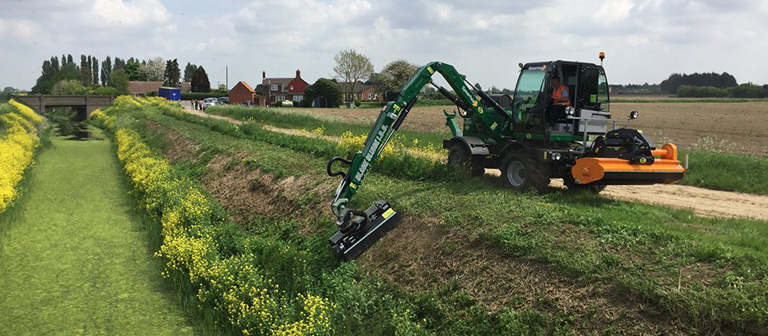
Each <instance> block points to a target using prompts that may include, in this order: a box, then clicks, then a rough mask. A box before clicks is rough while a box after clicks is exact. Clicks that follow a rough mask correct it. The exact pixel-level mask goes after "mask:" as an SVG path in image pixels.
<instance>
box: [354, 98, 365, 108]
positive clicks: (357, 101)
mask: <svg viewBox="0 0 768 336" xmlns="http://www.w3.org/2000/svg"><path fill="white" fill-rule="evenodd" d="M362 103H363V101H362V100H360V98H355V107H360V104H362Z"/></svg>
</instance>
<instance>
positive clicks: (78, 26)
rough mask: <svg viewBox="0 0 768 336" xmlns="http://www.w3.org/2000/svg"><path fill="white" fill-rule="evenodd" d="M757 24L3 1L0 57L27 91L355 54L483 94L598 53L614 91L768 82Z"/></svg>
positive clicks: (279, 68) (449, 8)
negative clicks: (117, 71) (75, 67)
mask: <svg viewBox="0 0 768 336" xmlns="http://www.w3.org/2000/svg"><path fill="white" fill-rule="evenodd" d="M765 17H768V1H764V0H733V1H727V2H726V1H720V0H679V1H664V0H612V1H611V0H598V1H593V0H570V1H560V0H542V1H538V2H524V1H510V0H486V1H484V2H483V3H482V4H477V3H473V2H468V1H463V0H442V1H437V0H389V1H387V0H295V1H266V0H248V1H245V0H222V1H218V2H204V3H203V2H190V1H186V0H122V1H121V0H48V1H43V0H23V1H22V0H4V1H3V10H2V12H0V43H3V45H4V48H3V49H2V50H0V53H2V54H3V57H4V60H5V61H4V62H5V63H7V62H12V63H14V64H17V66H15V67H3V68H2V69H0V79H9V80H12V81H14V83H10V84H12V85H15V86H23V87H31V86H32V84H33V83H34V80H35V77H36V76H37V74H38V73H39V65H40V63H41V62H42V60H44V59H47V58H48V57H50V56H51V55H59V54H61V53H72V54H73V55H79V54H81V53H83V54H91V55H97V56H98V57H99V58H100V59H103V57H104V56H106V55H111V56H119V57H131V56H134V57H140V58H145V59H146V58H152V57H155V56H160V57H163V58H164V59H173V58H179V61H180V62H181V63H183V64H186V62H192V63H197V64H202V65H204V66H205V68H206V70H207V71H208V72H209V75H210V76H211V82H212V83H216V82H217V81H223V79H224V71H223V69H224V67H225V66H229V69H230V79H233V80H241V79H244V80H249V81H258V79H259V78H260V75H261V71H262V70H266V71H267V73H268V74H270V75H274V76H291V75H292V74H293V72H294V71H295V70H296V68H301V70H302V75H303V76H304V77H305V78H306V79H307V80H308V81H310V82H312V81H314V80H315V79H316V78H317V77H320V76H328V75H330V73H331V72H332V70H331V69H332V67H333V55H334V54H335V53H336V52H338V51H339V50H341V49H348V48H355V49H357V50H358V51H361V52H363V53H364V54H366V55H368V56H369V57H370V58H371V60H372V61H373V62H374V65H375V66H376V69H377V70H379V69H381V68H382V67H383V66H384V65H385V64H386V63H388V62H390V61H393V60H396V59H406V60H409V61H411V62H415V63H423V62H428V61H432V60H441V61H445V62H449V63H453V64H455V65H456V67H457V68H458V69H459V70H460V71H461V72H462V73H464V74H466V75H467V76H468V78H470V79H471V80H472V81H473V82H480V83H483V84H484V86H491V85H496V86H499V87H505V86H506V87H511V86H514V79H515V76H516V71H517V70H516V64H517V63H518V62H528V61H538V60H546V59H573V60H582V61H597V60H596V55H597V52H599V51H605V52H607V53H608V59H606V67H607V68H608V71H609V74H610V78H611V79H612V81H613V82H616V83H628V82H640V83H642V82H658V81H660V80H662V79H664V78H665V77H666V76H667V75H668V74H669V73H671V72H694V71H728V72H731V73H733V74H734V75H735V76H736V78H737V79H738V80H739V81H743V82H746V81H754V82H760V83H762V82H766V81H768V80H766V79H765V78H768V68H766V67H762V66H760V65H761V64H762V63H763V62H764V61H763V60H762V58H764V56H763V55H765V54H766V52H768V39H764V38H761V37H762V35H764V34H763V32H764V31H765V30H766V29H767V28H768V23H766V21H765V19H764V18H765ZM73 18H74V19H73ZM19 38H21V40H25V43H36V46H35V47H34V48H30V47H29V46H28V45H26V46H24V45H21V44H19V43H18V41H19V40H20V39H19ZM3 84H4V83H0V86H2V85H3Z"/></svg>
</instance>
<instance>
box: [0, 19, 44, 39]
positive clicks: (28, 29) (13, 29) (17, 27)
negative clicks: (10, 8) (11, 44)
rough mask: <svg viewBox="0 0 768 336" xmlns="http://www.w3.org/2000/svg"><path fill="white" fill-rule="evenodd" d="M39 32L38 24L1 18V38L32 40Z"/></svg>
mask: <svg viewBox="0 0 768 336" xmlns="http://www.w3.org/2000/svg"><path fill="white" fill-rule="evenodd" d="M39 31H40V27H39V26H38V24H37V23H35V22H33V21H31V20H25V19H20V20H19V19H4V18H0V37H4V36H8V37H14V38H18V39H30V38H33V37H35V36H36V35H37V33H38V32H39Z"/></svg>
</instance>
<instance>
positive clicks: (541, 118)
mask: <svg viewBox="0 0 768 336" xmlns="http://www.w3.org/2000/svg"><path fill="white" fill-rule="evenodd" d="M603 57H604V56H603V54H602V53H601V54H600V59H601V63H602V59H603ZM435 73H439V74H440V75H442V76H443V77H444V78H445V80H446V81H447V82H448V84H449V85H450V87H451V89H453V90H452V91H453V92H451V91H450V90H448V89H446V88H444V87H441V86H438V85H436V84H435V83H434V82H433V81H432V75H434V74H435ZM560 79H562V82H560ZM428 84H429V85H432V86H434V87H435V88H436V89H437V90H438V91H439V92H440V93H441V94H443V95H444V96H445V97H446V98H447V99H449V100H450V101H452V102H453V103H455V104H456V106H457V108H458V111H459V112H458V116H460V117H462V119H463V121H464V122H463V126H461V127H460V126H459V125H458V123H457V122H456V116H457V113H455V112H454V113H452V114H449V113H447V112H445V111H444V114H445V117H446V124H447V125H448V128H449V129H450V130H451V133H452V135H453V137H452V138H451V139H446V140H444V141H443V147H444V148H446V149H448V150H449V154H448V163H449V164H451V165H456V166H460V167H463V168H466V170H467V172H468V173H469V174H470V175H472V176H480V175H482V174H483V173H484V171H485V169H486V168H498V169H500V170H501V179H502V181H503V183H504V185H505V186H507V187H509V188H511V189H514V190H518V191H525V190H529V189H533V190H536V191H538V192H544V191H545V190H546V188H547V186H548V185H549V181H550V179H551V178H562V179H563V181H564V183H565V185H566V186H567V187H568V188H569V189H585V190H590V191H593V192H599V191H600V190H602V189H603V188H604V187H605V186H606V185H611V184H653V183H672V182H674V181H677V180H679V179H681V178H682V177H683V175H684V173H685V170H684V169H683V167H682V166H681V165H680V162H679V161H678V160H677V148H676V147H675V146H674V145H672V144H666V145H664V146H663V147H661V148H660V149H657V148H656V147H654V146H653V145H652V144H651V142H650V141H649V140H648V139H647V138H646V137H645V136H644V135H643V133H642V131H640V130H635V129H629V128H620V129H616V122H615V121H614V120H612V119H611V113H610V110H609V107H610V99H609V89H608V81H607V79H606V76H605V71H604V69H603V67H602V65H596V64H592V63H582V62H569V61H550V62H537V63H528V64H520V76H519V78H518V81H517V86H516V88H515V94H514V95H513V96H508V95H498V96H493V97H492V96H491V95H489V94H487V93H486V92H484V91H483V90H482V89H481V88H480V85H479V84H475V86H472V85H471V84H470V83H469V82H468V81H467V80H466V78H465V76H464V75H462V74H460V73H459V72H458V71H456V69H455V68H454V67H453V66H451V65H449V64H446V63H441V62H431V63H428V64H426V65H424V66H422V67H420V68H419V69H418V70H417V71H416V73H415V74H414V75H413V76H412V77H411V78H410V79H409V80H408V82H407V83H406V84H405V85H403V86H402V87H401V88H400V91H399V92H395V93H391V94H388V95H387V96H388V97H387V98H390V97H391V98H392V99H391V100H390V99H387V100H389V101H388V103H387V104H386V106H385V107H384V108H383V109H382V110H381V112H380V114H379V117H378V119H377V120H376V122H375V123H374V126H373V128H372V129H371V132H370V133H369V134H368V137H367V138H366V140H365V143H364V145H363V149H362V151H360V152H357V153H356V154H355V155H354V157H353V158H352V160H346V159H345V158H342V157H338V156H336V157H333V158H332V159H331V160H330V161H328V165H327V167H326V170H327V172H328V175H329V176H342V181H341V183H340V184H339V187H338V189H337V190H336V195H335V197H334V198H333V200H332V202H331V210H332V211H333V213H334V215H335V216H336V218H337V221H336V224H337V225H338V227H339V232H337V233H336V234H335V235H334V236H333V237H331V239H330V244H331V246H332V247H333V248H334V250H335V251H336V252H337V253H338V254H340V255H341V256H342V257H344V258H345V259H347V260H349V259H354V258H355V257H357V256H358V255H359V254H360V253H362V252H363V251H364V250H365V249H366V248H368V247H369V246H370V245H371V244H373V243H374V242H375V241H376V240H378V238H379V237H381V236H382V235H383V234H384V233H386V232H387V231H388V230H390V229H391V228H392V227H393V226H394V225H395V223H396V222H397V220H398V216H397V213H396V212H395V210H394V209H393V208H392V207H391V206H390V204H389V203H388V202H387V201H383V200H382V201H378V202H375V203H374V204H373V205H372V206H371V207H370V208H368V209H367V210H365V211H360V210H356V209H351V208H348V207H347V204H348V203H349V200H350V199H351V198H352V196H354V194H355V193H356V192H357V190H358V189H359V188H360V186H361V184H362V182H363V178H364V177H365V174H366V172H367V171H368V169H369V168H370V166H371V165H372V164H373V163H374V162H375V161H376V158H377V157H378V156H379V154H380V153H381V151H382V150H383V148H384V146H386V144H387V142H389V140H390V139H391V138H392V136H393V134H394V133H395V131H397V129H398V128H399V127H400V126H401V125H402V123H403V121H404V120H405V118H406V117H407V116H408V113H409V112H410V110H411V108H412V107H413V106H414V104H415V103H416V99H417V96H418V94H419V92H420V91H421V89H422V88H423V87H424V86H426V85H428ZM566 89H567V92H568V93H569V94H565V93H564V92H565V90H566ZM635 118H637V112H632V113H631V114H630V119H635ZM609 125H610V126H611V130H609ZM337 161H338V162H342V163H344V164H346V165H348V166H349V168H348V169H347V171H346V173H345V172H343V171H333V170H332V165H333V164H334V162H337Z"/></svg>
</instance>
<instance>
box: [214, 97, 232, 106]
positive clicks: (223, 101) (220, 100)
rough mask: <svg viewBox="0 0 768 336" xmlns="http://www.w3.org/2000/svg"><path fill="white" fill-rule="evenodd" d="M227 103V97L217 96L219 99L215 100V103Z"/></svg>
mask: <svg viewBox="0 0 768 336" xmlns="http://www.w3.org/2000/svg"><path fill="white" fill-rule="evenodd" d="M227 104H229V97H219V99H218V100H217V101H216V105H227Z"/></svg>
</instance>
